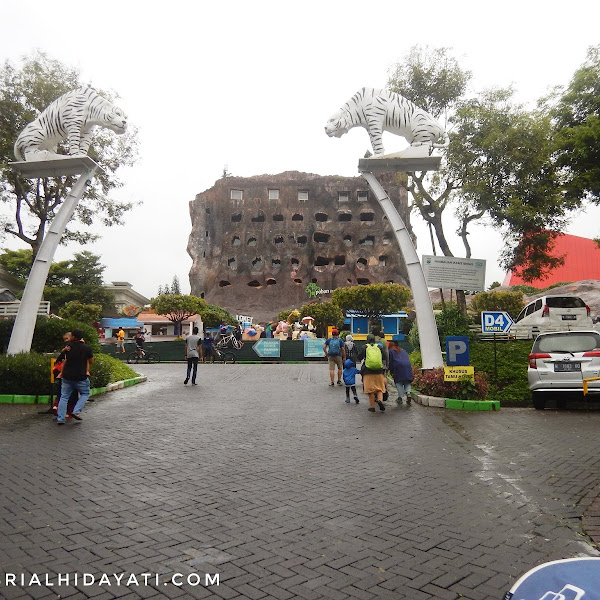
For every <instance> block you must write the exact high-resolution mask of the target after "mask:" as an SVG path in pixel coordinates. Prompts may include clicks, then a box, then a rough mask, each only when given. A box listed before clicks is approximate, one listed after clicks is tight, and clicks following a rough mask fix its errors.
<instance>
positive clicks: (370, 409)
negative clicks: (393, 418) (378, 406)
mask: <svg viewBox="0 0 600 600" xmlns="http://www.w3.org/2000/svg"><path fill="white" fill-rule="evenodd" d="M367 410H368V411H369V412H375V409H374V408H367Z"/></svg>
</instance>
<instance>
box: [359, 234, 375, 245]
mask: <svg viewBox="0 0 600 600" xmlns="http://www.w3.org/2000/svg"><path fill="white" fill-rule="evenodd" d="M374 243H375V236H373V235H368V236H367V237H365V238H363V239H362V240H360V242H358V245H359V246H372V245H373V244H374Z"/></svg>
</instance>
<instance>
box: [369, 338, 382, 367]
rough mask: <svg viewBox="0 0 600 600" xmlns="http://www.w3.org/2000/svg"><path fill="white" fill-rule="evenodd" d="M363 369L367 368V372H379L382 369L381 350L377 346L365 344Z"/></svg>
mask: <svg viewBox="0 0 600 600" xmlns="http://www.w3.org/2000/svg"><path fill="white" fill-rule="evenodd" d="M365 367H367V369H369V371H380V370H381V369H382V368H383V360H382V358H381V350H380V349H379V346H378V345H377V344H367V353H366V356H365Z"/></svg>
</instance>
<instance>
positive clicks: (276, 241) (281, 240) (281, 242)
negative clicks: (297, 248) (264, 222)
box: [274, 235, 283, 246]
mask: <svg viewBox="0 0 600 600" xmlns="http://www.w3.org/2000/svg"><path fill="white" fill-rule="evenodd" d="M274 242H275V245H277V246H278V245H279V244H283V236H281V235H278V236H276V237H275V240H274Z"/></svg>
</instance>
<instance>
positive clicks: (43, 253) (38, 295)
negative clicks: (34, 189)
mask: <svg viewBox="0 0 600 600" xmlns="http://www.w3.org/2000/svg"><path fill="white" fill-rule="evenodd" d="M97 168H98V165H96V166H95V167H92V168H91V169H89V170H88V171H87V172H85V173H82V174H81V175H80V176H79V178H78V179H77V181H76V183H75V184H74V185H73V187H72V188H71V191H70V192H69V195H68V196H67V197H66V198H65V200H64V202H63V204H62V206H61V207H60V209H59V211H58V213H57V215H56V217H55V218H54V219H53V220H52V223H51V224H50V228H49V229H48V232H47V233H46V236H45V237H44V239H43V240H42V243H41V245H40V248H39V250H38V253H37V256H36V257H35V260H34V262H33V266H32V267H31V271H30V273H29V277H28V279H27V284H26V285H25V290H24V292H23V298H22V299H21V304H20V305H19V312H18V313H17V317H16V319H15V324H14V326H13V330H12V334H11V336H10V342H9V343H8V350H7V353H8V354H18V353H20V352H29V351H30V350H31V341H32V340H33V331H34V329H35V321H36V317H37V313H38V308H39V306H40V302H41V300H42V296H43V294H44V286H45V285H46V279H47V277H48V272H49V271H50V265H51V264H52V259H53V258H54V253H55V252H56V249H57V248H58V244H59V242H60V240H61V238H62V236H63V233H64V232H65V229H66V228H67V223H68V222H69V221H70V220H71V217H72V216H73V213H74V212H75V209H76V208H77V204H78V203H79V200H81V197H82V196H83V192H85V188H86V186H87V185H88V184H89V182H90V181H91V179H92V177H93V175H94V173H95V172H96V169H97Z"/></svg>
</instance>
